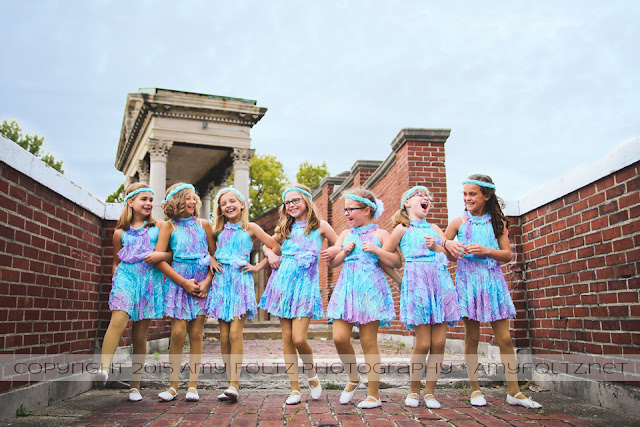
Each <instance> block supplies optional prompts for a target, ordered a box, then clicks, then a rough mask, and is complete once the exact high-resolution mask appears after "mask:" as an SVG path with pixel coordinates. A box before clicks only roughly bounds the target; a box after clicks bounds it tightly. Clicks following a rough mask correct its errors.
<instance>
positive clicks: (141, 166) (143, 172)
mask: <svg viewBox="0 0 640 427" xmlns="http://www.w3.org/2000/svg"><path fill="white" fill-rule="evenodd" d="M138 177H139V178H140V182H141V183H143V184H144V185H149V162H147V161H146V160H144V159H142V160H138ZM154 191H155V190H154Z"/></svg>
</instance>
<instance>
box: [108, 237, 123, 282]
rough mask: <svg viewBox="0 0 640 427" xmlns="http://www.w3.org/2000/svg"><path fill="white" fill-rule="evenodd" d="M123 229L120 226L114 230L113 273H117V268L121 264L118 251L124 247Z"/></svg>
mask: <svg viewBox="0 0 640 427" xmlns="http://www.w3.org/2000/svg"><path fill="white" fill-rule="evenodd" d="M123 232H124V230H123V229H121V228H118V229H116V231H114V232H113V271H112V272H111V274H116V268H117V267H118V264H120V258H118V252H120V249H122V233H123Z"/></svg>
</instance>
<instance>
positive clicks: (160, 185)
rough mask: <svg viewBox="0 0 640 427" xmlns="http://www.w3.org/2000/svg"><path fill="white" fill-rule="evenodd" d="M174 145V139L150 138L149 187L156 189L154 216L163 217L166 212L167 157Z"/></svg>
mask: <svg viewBox="0 0 640 427" xmlns="http://www.w3.org/2000/svg"><path fill="white" fill-rule="evenodd" d="M172 146H173V142H172V141H163V140H158V139H150V140H149V157H150V159H151V161H150V166H149V187H151V189H152V190H153V191H154V193H155V197H154V198H153V216H154V218H158V219H163V218H164V212H163V211H162V208H161V205H162V201H163V200H164V193H165V191H167V157H168V156H169V150H170V149H171V147H172Z"/></svg>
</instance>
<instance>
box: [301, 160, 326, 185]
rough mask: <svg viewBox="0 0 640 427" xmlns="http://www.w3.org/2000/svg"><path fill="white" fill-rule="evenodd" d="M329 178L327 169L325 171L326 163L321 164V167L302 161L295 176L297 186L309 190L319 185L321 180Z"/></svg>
mask: <svg viewBox="0 0 640 427" xmlns="http://www.w3.org/2000/svg"><path fill="white" fill-rule="evenodd" d="M326 176H329V169H327V162H322V164H321V165H318V166H316V165H314V164H312V163H311V162H308V161H304V162H302V163H300V167H299V169H298V173H297V174H296V181H297V182H298V184H304V185H306V186H307V187H309V188H311V187H314V186H316V185H318V184H319V183H320V181H322V178H324V177H326Z"/></svg>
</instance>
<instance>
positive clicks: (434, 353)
mask: <svg viewBox="0 0 640 427" xmlns="http://www.w3.org/2000/svg"><path fill="white" fill-rule="evenodd" d="M446 340H447V324H446V323H439V324H436V325H431V352H430V353H429V360H428V362H427V380H426V384H425V387H424V394H425V395H426V394H433V392H434V391H435V389H436V383H437V382H438V377H439V376H440V371H441V370H442V361H443V360H444V344H445V342H446Z"/></svg>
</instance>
